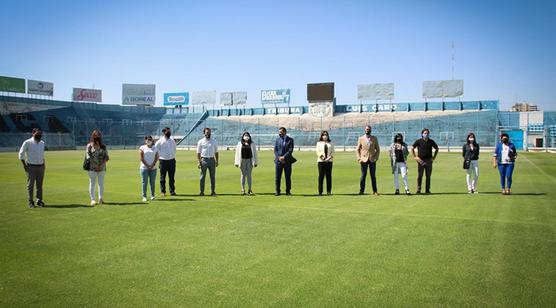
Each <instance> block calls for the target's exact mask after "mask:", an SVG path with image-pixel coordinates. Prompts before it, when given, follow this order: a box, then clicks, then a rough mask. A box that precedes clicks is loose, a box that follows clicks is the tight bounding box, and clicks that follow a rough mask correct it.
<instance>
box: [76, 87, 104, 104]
mask: <svg viewBox="0 0 556 308" xmlns="http://www.w3.org/2000/svg"><path fill="white" fill-rule="evenodd" d="M72 100H73V101H75V102H97V103H100V102H102V90H97V89H84V88H73V95H72Z"/></svg>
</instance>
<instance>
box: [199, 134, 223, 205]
mask: <svg viewBox="0 0 556 308" xmlns="http://www.w3.org/2000/svg"><path fill="white" fill-rule="evenodd" d="M210 133H211V130H210V128H208V127H207V128H205V129H204V130H203V134H204V135H205V137H204V138H203V139H201V140H199V141H198V142H197V162H198V164H197V167H198V168H199V169H201V176H200V183H199V186H200V189H201V193H200V194H199V195H200V196H204V195H205V178H206V174H207V169H208V170H209V175H210V190H211V193H210V195H211V196H215V195H216V191H215V188H216V167H218V144H217V143H216V140H214V139H212V138H210Z"/></svg>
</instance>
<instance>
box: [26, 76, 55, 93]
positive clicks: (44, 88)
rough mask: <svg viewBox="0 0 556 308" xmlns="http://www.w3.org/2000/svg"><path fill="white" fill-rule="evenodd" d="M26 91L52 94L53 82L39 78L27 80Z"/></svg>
mask: <svg viewBox="0 0 556 308" xmlns="http://www.w3.org/2000/svg"><path fill="white" fill-rule="evenodd" d="M27 93H28V94H37V95H46V96H54V84H53V83H52V82H46V81H40V80H31V79H28V80H27Z"/></svg>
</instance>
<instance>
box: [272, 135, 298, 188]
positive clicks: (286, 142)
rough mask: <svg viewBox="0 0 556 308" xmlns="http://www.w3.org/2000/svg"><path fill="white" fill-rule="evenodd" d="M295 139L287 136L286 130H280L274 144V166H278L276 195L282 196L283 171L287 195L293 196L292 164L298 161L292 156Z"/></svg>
mask: <svg viewBox="0 0 556 308" xmlns="http://www.w3.org/2000/svg"><path fill="white" fill-rule="evenodd" d="M292 153H293V138H291V137H290V136H288V135H286V128H285V127H280V128H279V129H278V138H276V141H275V142H274V164H275V165H276V193H275V194H274V195H275V196H279V195H280V182H281V181H282V171H284V173H285V176H286V195H291V188H292V180H291V176H292V164H293V163H294V162H295V161H296V159H295V158H294V157H293V156H292Z"/></svg>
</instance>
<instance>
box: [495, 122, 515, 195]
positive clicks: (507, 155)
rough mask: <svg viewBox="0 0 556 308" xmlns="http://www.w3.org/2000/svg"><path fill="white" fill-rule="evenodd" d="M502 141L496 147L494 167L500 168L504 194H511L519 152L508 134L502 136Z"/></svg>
mask: <svg viewBox="0 0 556 308" xmlns="http://www.w3.org/2000/svg"><path fill="white" fill-rule="evenodd" d="M500 140H501V141H502V142H499V143H498V144H497V145H496V149H495V150H494V154H493V157H492V166H493V167H494V168H496V167H498V171H499V172H500V186H502V194H503V195H509V194H511V192H510V189H511V188H512V175H513V173H514V166H515V159H516V158H517V150H516V148H515V145H514V144H513V143H511V142H510V136H509V135H508V134H506V133H503V134H502V135H500Z"/></svg>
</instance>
